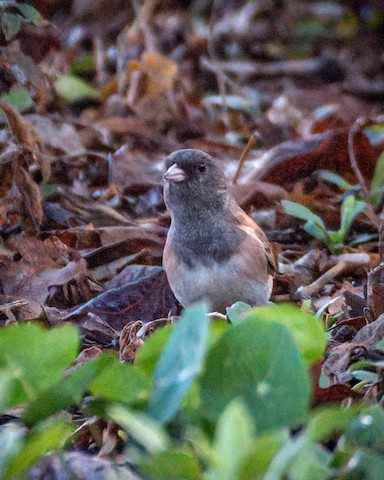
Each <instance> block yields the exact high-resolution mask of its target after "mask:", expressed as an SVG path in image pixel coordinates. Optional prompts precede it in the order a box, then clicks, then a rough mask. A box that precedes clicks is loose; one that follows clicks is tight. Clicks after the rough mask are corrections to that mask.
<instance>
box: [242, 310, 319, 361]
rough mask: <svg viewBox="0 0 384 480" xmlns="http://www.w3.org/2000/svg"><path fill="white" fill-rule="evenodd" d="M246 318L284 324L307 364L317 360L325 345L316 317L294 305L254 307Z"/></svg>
mask: <svg viewBox="0 0 384 480" xmlns="http://www.w3.org/2000/svg"><path fill="white" fill-rule="evenodd" d="M248 318H251V319H253V320H254V321H256V322H258V321H259V320H263V321H266V322H277V323H280V324H282V325H284V326H285V327H286V328H287V329H288V330H289V331H290V332H291V334H292V337H293V339H294V341H295V343H296V345H297V348H298V349H299V351H300V353H301V355H302V358H303V360H304V362H305V363H306V364H307V365H310V364H311V363H313V362H315V361H316V360H319V359H320V358H321V357H322V355H323V353H324V350H325V347H326V335H325V332H324V328H323V326H322V324H321V322H320V320H319V319H318V318H316V317H315V316H314V315H312V314H311V313H308V312H305V311H303V310H302V309H300V308H298V307H295V306H294V305H290V304H284V303H281V304H279V305H273V306H267V307H256V308H253V309H252V310H251V313H250V314H249V316H248Z"/></svg>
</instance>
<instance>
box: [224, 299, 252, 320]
mask: <svg viewBox="0 0 384 480" xmlns="http://www.w3.org/2000/svg"><path fill="white" fill-rule="evenodd" d="M250 310H251V307H250V306H249V305H248V303H244V302H236V303H234V304H233V305H231V306H230V307H229V308H227V317H228V319H229V320H230V322H231V323H239V322H241V321H242V320H243V319H244V318H245V317H246V314H247V313H248V312H249V311H250Z"/></svg>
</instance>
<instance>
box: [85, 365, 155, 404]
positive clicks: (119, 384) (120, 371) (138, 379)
mask: <svg viewBox="0 0 384 480" xmlns="http://www.w3.org/2000/svg"><path fill="white" fill-rule="evenodd" d="M149 389H150V382H149V380H148V378H147V377H146V376H145V375H144V374H143V373H142V372H141V371H140V370H139V369H137V368H136V367H135V366H134V365H131V364H129V363H120V362H119V361H118V359H117V358H114V359H113V361H112V362H110V363H109V364H108V365H107V366H106V367H105V368H104V369H103V370H102V372H101V374H100V375H98V376H97V378H96V379H95V380H94V381H93V382H92V383H91V384H90V386H89V390H90V391H91V393H92V394H93V395H96V396H98V397H101V398H104V399H106V400H110V401H113V402H123V403H125V404H127V405H130V404H140V403H143V402H144V401H145V400H147V399H148V396H149Z"/></svg>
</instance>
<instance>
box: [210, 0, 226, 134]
mask: <svg viewBox="0 0 384 480" xmlns="http://www.w3.org/2000/svg"><path fill="white" fill-rule="evenodd" d="M216 3H217V0H213V4H212V10H211V17H210V19H209V37H208V44H207V50H208V55H209V56H210V57H211V59H212V60H214V61H215V63H217V62H216V60H217V59H216V52H215V48H214V46H213V42H212V39H213V21H214V16H215V13H216ZM215 73H216V79H217V86H218V87H219V93H220V96H221V98H222V100H223V113H224V124H225V126H226V127H227V128H229V127H230V118H229V114H228V104H227V97H226V75H225V74H224V73H223V72H222V70H221V69H220V68H217V69H215Z"/></svg>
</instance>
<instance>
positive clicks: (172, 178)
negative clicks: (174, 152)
mask: <svg viewBox="0 0 384 480" xmlns="http://www.w3.org/2000/svg"><path fill="white" fill-rule="evenodd" d="M186 178H187V177H186V175H185V172H184V170H183V169H181V168H180V167H178V166H177V165H176V163H174V164H173V165H172V166H171V167H169V168H168V170H167V171H166V172H165V175H164V180H168V181H169V182H172V183H181V182H184V180H185V179H186Z"/></svg>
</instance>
